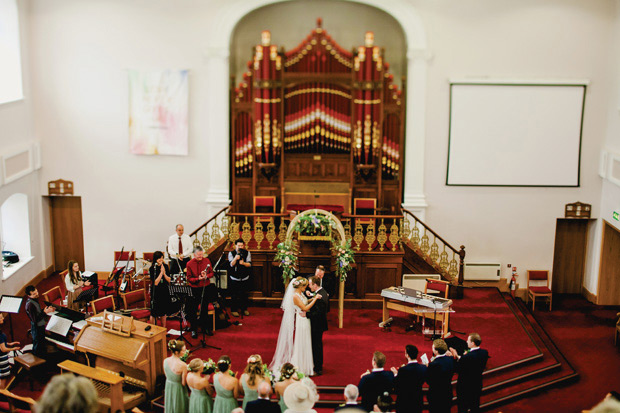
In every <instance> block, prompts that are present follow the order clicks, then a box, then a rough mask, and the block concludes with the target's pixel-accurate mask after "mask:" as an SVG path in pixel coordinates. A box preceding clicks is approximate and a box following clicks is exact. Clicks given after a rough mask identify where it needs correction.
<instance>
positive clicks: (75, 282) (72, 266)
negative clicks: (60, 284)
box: [65, 260, 90, 310]
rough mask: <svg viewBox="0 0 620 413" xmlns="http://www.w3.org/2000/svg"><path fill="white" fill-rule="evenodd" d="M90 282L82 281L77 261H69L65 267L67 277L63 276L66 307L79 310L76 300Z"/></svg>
mask: <svg viewBox="0 0 620 413" xmlns="http://www.w3.org/2000/svg"><path fill="white" fill-rule="evenodd" d="M89 285H90V281H83V280H82V274H81V273H80V264H78V263H77V261H73V260H71V261H69V264H68V265H67V275H65V287H67V307H69V308H70V309H72V310H79V309H80V303H79V302H77V301H76V300H77V298H78V297H79V296H80V293H81V292H82V289H83V287H85V286H89Z"/></svg>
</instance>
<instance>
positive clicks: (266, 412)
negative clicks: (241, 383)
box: [245, 399, 282, 413]
mask: <svg viewBox="0 0 620 413" xmlns="http://www.w3.org/2000/svg"><path fill="white" fill-rule="evenodd" d="M281 411H282V410H281V409H280V405H278V403H274V402H272V401H269V400H265V399H258V400H254V401H252V402H249V403H248V404H247V405H246V406H245V413H280V412H281Z"/></svg>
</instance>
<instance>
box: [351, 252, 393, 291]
mask: <svg viewBox="0 0 620 413" xmlns="http://www.w3.org/2000/svg"><path fill="white" fill-rule="evenodd" d="M355 261H356V263H357V269H356V274H355V276H356V280H355V284H356V287H357V290H356V298H378V294H380V293H381V290H382V289H384V288H387V287H391V286H395V285H401V284H402V274H403V254H402V253H384V254H377V253H368V254H363V253H357V254H356V255H355ZM345 291H346V290H345Z"/></svg>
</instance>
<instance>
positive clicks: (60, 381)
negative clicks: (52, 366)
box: [36, 374, 99, 413]
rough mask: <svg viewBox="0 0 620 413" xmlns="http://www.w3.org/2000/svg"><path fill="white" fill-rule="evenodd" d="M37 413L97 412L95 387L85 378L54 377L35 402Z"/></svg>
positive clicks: (64, 375)
mask: <svg viewBox="0 0 620 413" xmlns="http://www.w3.org/2000/svg"><path fill="white" fill-rule="evenodd" d="M36 411H37V413H65V412H83V413H96V412H98V411H99V401H98V399H97V390H95V386H93V384H92V383H91V381H90V380H88V379H87V378H86V377H79V376H77V377H76V376H74V375H73V374H60V375H58V376H54V377H53V378H52V380H50V382H49V383H48V384H47V386H45V390H44V391H43V394H42V395H41V399H39V401H38V402H37V406H36Z"/></svg>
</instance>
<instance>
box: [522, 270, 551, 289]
mask: <svg viewBox="0 0 620 413" xmlns="http://www.w3.org/2000/svg"><path fill="white" fill-rule="evenodd" d="M531 281H536V284H537V285H540V284H541V281H544V282H545V283H546V285H547V286H549V271H548V270H527V286H528V287H529V286H530V284H531Z"/></svg>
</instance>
